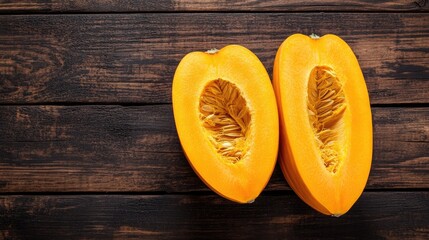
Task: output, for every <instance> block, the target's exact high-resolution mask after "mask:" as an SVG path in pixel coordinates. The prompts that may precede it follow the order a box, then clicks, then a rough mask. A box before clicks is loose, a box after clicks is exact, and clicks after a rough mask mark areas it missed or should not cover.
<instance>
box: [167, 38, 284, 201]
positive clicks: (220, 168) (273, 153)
mask: <svg viewBox="0 0 429 240" xmlns="http://www.w3.org/2000/svg"><path fill="white" fill-rule="evenodd" d="M172 95H173V111H174V119H175V123H176V128H177V132H178V135H179V139H180V142H181V144H182V147H183V150H184V152H185V155H186V157H187V159H188V161H189V163H190V165H191V166H192V168H193V169H194V171H195V172H196V174H197V175H198V176H199V177H200V178H201V180H202V181H203V182H204V183H206V185H207V186H209V187H210V188H211V189H212V190H214V191H215V192H217V193H218V194H219V195H221V196H223V197H225V198H227V199H230V200H233V201H236V202H239V203H247V202H253V201H254V199H255V198H256V197H257V196H258V195H259V194H260V193H261V191H262V190H263V188H264V187H265V186H266V184H267V183H268V180H269V179H270V177H271V174H272V172H273V169H274V166H275V163H276V159H277V152H278V141H279V123H278V112H277V105H276V99H275V95H274V91H273V87H272V85H271V81H270V78H269V76H268V73H267V71H266V70H265V68H264V66H263V65H262V63H261V62H260V61H259V59H258V58H257V57H256V56H255V55H254V54H253V53H252V52H251V51H249V50H248V49H246V48H244V47H242V46H238V45H229V46H226V47H224V48H223V49H221V50H220V51H217V50H210V51H207V52H192V53H189V54H188V55H186V56H185V57H184V58H183V59H182V61H181V62H180V63H179V66H178V67H177V70H176V73H175V75H174V80H173V93H172Z"/></svg>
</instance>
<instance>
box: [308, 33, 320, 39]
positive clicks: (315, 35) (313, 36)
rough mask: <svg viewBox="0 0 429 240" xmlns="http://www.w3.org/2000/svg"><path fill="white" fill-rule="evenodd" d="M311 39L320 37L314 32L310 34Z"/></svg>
mask: <svg viewBox="0 0 429 240" xmlns="http://www.w3.org/2000/svg"><path fill="white" fill-rule="evenodd" d="M310 37H311V39H319V38H320V37H319V36H318V35H317V34H314V33H312V34H311V35H310Z"/></svg>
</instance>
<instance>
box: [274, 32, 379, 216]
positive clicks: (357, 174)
mask: <svg viewBox="0 0 429 240" xmlns="http://www.w3.org/2000/svg"><path fill="white" fill-rule="evenodd" d="M273 78H274V89H275V92H276V97H277V104H278V108H279V117H280V166H281V169H282V171H283V174H284V176H285V178H286V180H287V181H288V183H289V185H290V186H291V187H292V189H293V190H294V191H295V192H296V193H297V195H298V196H299V197H300V198H301V199H302V200H303V201H305V202H306V203H307V204H308V205H310V206H311V207H313V208H314V209H316V210H318V211H319V212H321V213H324V214H328V215H334V216H340V215H342V214H344V213H346V212H347V211H348V210H349V209H350V208H351V207H352V205H353V204H354V203H355V202H356V200H357V199H358V198H359V196H360V195H361V194H362V192H363V189H364V187H365V185H366V182H367V179H368V175H369V171H370V167H371V159H372V120H371V119H372V118H371V109H370V103H369V96H368V91H367V88H366V85H365V80H364V77H363V75H362V71H361V69H360V67H359V63H358V61H357V59H356V57H355V55H354V53H353V52H352V50H351V48H350V47H349V46H348V45H347V43H345V42H344V41H343V40H342V39H341V38H339V37H337V36H335V35H325V36H323V37H320V38H319V37H318V36H316V35H312V36H311V37H308V36H305V35H302V34H294V35H292V36H290V37H289V38H287V39H286V40H285V41H284V42H283V43H282V45H281V46H280V48H279V49H278V51H277V54H276V59H275V62H274V74H273Z"/></svg>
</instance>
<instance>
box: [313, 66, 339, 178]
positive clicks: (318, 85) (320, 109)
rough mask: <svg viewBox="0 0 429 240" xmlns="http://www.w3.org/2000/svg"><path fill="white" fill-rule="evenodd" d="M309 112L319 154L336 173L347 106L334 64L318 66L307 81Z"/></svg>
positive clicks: (325, 163) (328, 167)
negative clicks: (331, 66) (332, 66)
mask: <svg viewBox="0 0 429 240" xmlns="http://www.w3.org/2000/svg"><path fill="white" fill-rule="evenodd" d="M307 106H308V116H309V119H310V124H311V126H312V128H313V132H314V135H315V140H316V143H317V145H318V146H319V149H320V156H321V159H322V160H323V164H324V165H325V167H326V169H327V170H328V171H329V172H331V173H336V172H337V171H338V169H339V167H340V163H341V159H342V156H341V154H340V152H339V151H340V147H339V142H340V137H341V132H342V131H343V127H344V126H343V119H342V117H343V114H344V111H345V109H346V106H347V105H346V102H345V95H344V91H343V88H342V83H341V82H340V80H339V79H338V78H337V76H336V74H335V72H334V71H333V69H332V68H330V67H327V66H316V67H315V68H313V70H312V71H311V73H310V78H309V81H308V99H307Z"/></svg>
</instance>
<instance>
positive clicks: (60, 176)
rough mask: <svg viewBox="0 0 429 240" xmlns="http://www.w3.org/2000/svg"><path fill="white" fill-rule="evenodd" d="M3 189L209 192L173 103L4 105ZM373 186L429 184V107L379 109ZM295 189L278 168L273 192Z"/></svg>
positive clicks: (0, 138) (0, 134)
mask: <svg viewBox="0 0 429 240" xmlns="http://www.w3.org/2000/svg"><path fill="white" fill-rule="evenodd" d="M0 112H1V114H0V191H1V192H39V191H42V192H46V191H47V192H76V191H77V192H80V191H90V192H96V191H102V192H104V191H114V192H120V191H133V192H139V191H156V192H164V191H165V192H189V191H208V188H207V187H205V185H204V184H203V183H202V182H201V181H200V180H199V179H198V177H197V176H196V174H195V173H194V172H193V171H192V169H191V167H190V166H189V164H188V162H187V161H186V159H185V157H184V155H183V153H182V149H181V146H180V143H179V140H178V137H177V133H176V130H175V126H174V120H173V114H172V109H171V105H155V106H153V105H148V106H1V107H0ZM372 112H373V118H374V157H373V167H372V172H371V175H370V178H369V182H368V186H367V187H368V188H369V189H392V188H396V189H403V188H429V175H428V174H427V173H428V171H429V152H428V149H429V128H428V126H429V108H379V107H375V108H373V109H372ZM285 189H289V188H288V186H287V184H286V181H285V180H284V178H283V176H282V174H281V172H280V171H279V169H278V168H276V170H275V173H274V175H273V177H272V179H271V181H270V183H269V184H268V187H267V190H285Z"/></svg>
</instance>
